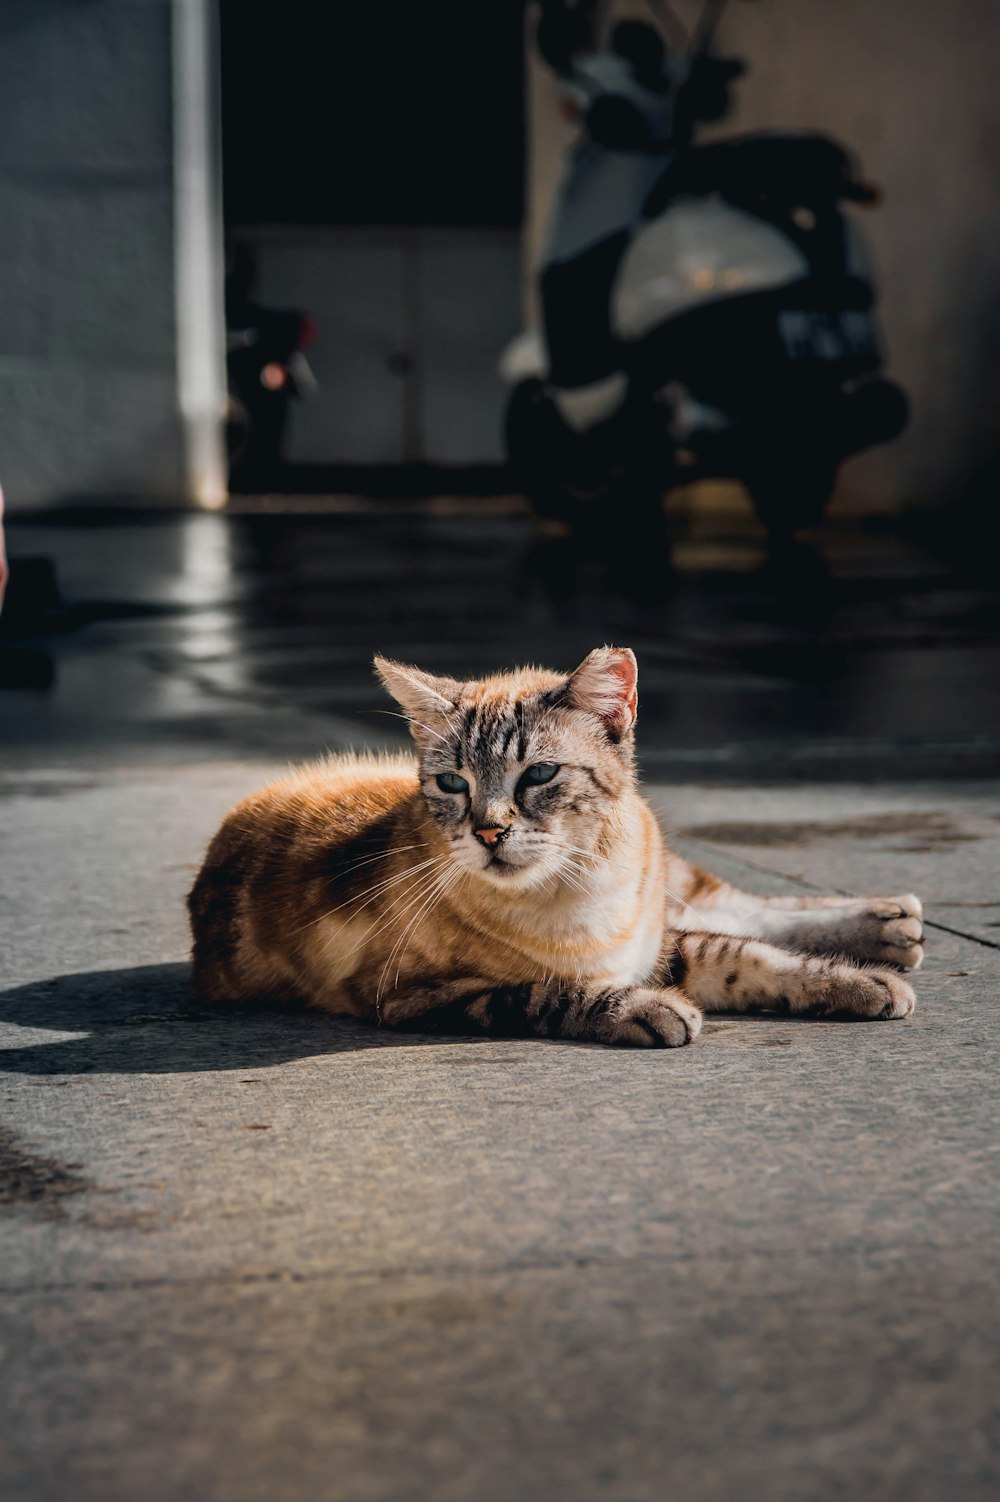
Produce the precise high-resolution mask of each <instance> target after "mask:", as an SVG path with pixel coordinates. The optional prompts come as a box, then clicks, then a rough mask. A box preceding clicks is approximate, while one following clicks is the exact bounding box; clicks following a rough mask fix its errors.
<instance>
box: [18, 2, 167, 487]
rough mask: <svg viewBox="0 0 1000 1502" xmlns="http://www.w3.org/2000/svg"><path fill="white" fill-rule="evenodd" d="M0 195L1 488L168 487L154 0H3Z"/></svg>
mask: <svg viewBox="0 0 1000 1502" xmlns="http://www.w3.org/2000/svg"><path fill="white" fill-rule="evenodd" d="M0 206H2V222H3V230H2V233H0V474H2V476H3V484H4V489H5V492H6V494H7V498H8V502H9V505H10V506H11V508H12V509H14V508H17V507H25V506H31V505H37V504H42V503H46V502H51V501H58V500H62V499H66V498H73V497H79V496H87V495H108V494H115V493H118V494H130V493H135V494H141V495H146V496H164V497H168V496H172V497H177V496H179V495H181V494H182V493H183V491H184V489H185V487H186V474H185V460H184V445H183V435H182V429H181V422H180V418H179V415H178V401H177V369H176V367H177V348H176V327H175V324H176V320H175V312H174V296H175V286H174V274H173V272H174V266H173V262H174V251H173V243H174V180H173V121H172V106H171V4H170V0H3V4H2V5H0Z"/></svg>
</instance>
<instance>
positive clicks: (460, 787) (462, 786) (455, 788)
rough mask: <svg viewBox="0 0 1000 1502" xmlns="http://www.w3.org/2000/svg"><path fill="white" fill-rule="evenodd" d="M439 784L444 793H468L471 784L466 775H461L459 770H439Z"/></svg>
mask: <svg viewBox="0 0 1000 1502" xmlns="http://www.w3.org/2000/svg"><path fill="white" fill-rule="evenodd" d="M437 785H438V787H439V788H440V789H441V791H442V793H467V792H468V791H469V784H468V783H467V782H466V780H465V778H464V777H459V775H458V773H457V772H439V773H438V776H437Z"/></svg>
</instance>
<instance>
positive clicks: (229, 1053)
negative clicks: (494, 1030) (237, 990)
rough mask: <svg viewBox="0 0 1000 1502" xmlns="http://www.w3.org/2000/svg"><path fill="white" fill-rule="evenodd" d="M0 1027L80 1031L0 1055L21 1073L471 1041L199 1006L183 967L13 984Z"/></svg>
mask: <svg viewBox="0 0 1000 1502" xmlns="http://www.w3.org/2000/svg"><path fill="white" fill-rule="evenodd" d="M0 1021H3V1022H8V1023H14V1024H15V1025H16V1026H18V1027H36V1028H42V1027H44V1028H51V1029H52V1030H53V1031H56V1032H80V1033H83V1032H86V1036H85V1037H81V1038H71V1039H59V1040H57V1041H55V1042H52V1043H36V1044H26V1045H24V1046H23V1047H21V1048H10V1049H6V1050H4V1052H3V1054H2V1056H0V1072H6V1073H8V1074H27V1075H62V1074H68V1075H79V1074H189V1073H192V1072H196V1073H200V1072H203V1071H212V1070H236V1069H265V1068H267V1067H268V1066H269V1065H272V1064H287V1063H290V1062H291V1061H292V1060H294V1059H306V1058H315V1057H317V1056H319V1055H321V1054H336V1053H357V1052H359V1051H360V1050H362V1049H367V1048H412V1047H415V1046H416V1047H419V1045H420V1044H422V1043H436V1044H446V1043H469V1042H474V1041H477V1040H475V1039H472V1038H440V1037H435V1038H431V1037H425V1036H422V1035H420V1034H415V1033H395V1032H390V1031H389V1030H380V1029H378V1028H376V1027H372V1026H370V1025H369V1024H367V1023H364V1022H356V1021H354V1020H353V1019H350V1018H343V1017H330V1016H325V1015H324V1014H322V1013H319V1012H311V1011H307V1010H306V1009H305V1008H301V1009H299V1008H278V1007H267V1006H262V1005H256V1004H253V1005H251V1004H248V1005H245V1006H227V1007H224V1008H223V1007H220V1008H218V1009H210V1008H207V1007H202V1006H199V1004H198V1003H197V1001H196V999H195V998H194V996H193V995H192V993H191V989H190V982H189V970H188V966H187V965H138V966H135V967H134V968H132V969H129V970H91V971H86V972H82V973H80V974H78V975H60V976H57V977H56V978H54V979H52V980H43V981H35V982H33V983H32V984H30V985H27V986H18V987H16V988H15V989H14V990H12V991H6V992H4V993H3V994H0ZM478 1041H482V1040H478Z"/></svg>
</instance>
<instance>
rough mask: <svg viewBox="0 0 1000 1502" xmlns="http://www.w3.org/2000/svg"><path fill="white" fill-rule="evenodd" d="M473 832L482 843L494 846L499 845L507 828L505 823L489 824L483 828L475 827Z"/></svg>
mask: <svg viewBox="0 0 1000 1502" xmlns="http://www.w3.org/2000/svg"><path fill="white" fill-rule="evenodd" d="M472 833H473V834H474V835H475V837H476V839H477V840H478V841H479V843H480V844H481V845H486V846H488V847H490V848H492V847H493V846H494V845H499V843H500V841H501V840H502V839H503V837H504V835H505V834H506V833H507V830H506V828H505V827H504V825H503V824H487V825H485V826H484V828H482V829H474V830H473V831H472Z"/></svg>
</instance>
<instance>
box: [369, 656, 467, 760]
mask: <svg viewBox="0 0 1000 1502" xmlns="http://www.w3.org/2000/svg"><path fill="white" fill-rule="evenodd" d="M375 671H376V673H377V674H378V676H379V678H380V679H381V680H382V685H383V687H384V688H385V689H386V690H387V691H388V692H389V693H390V694H391V695H392V697H393V698H394V699H395V701H396V703H397V704H398V705H399V707H400V709H401V710H402V711H403V713H404V714H405V715H406V717H407V719H408V720H409V721H410V727H411V729H412V731H413V735H414V738H415V739H416V740H418V741H419V740H420V739H421V735H420V731H421V729H422V728H424V729H426V728H431V729H432V731H434V733H437V732H436V730H434V727H435V724H436V722H439V721H441V720H444V721H447V719H448V716H449V715H450V714H451V712H452V710H453V709H454V708H455V705H456V703H457V701H458V696H459V694H460V693H461V691H462V685H461V684H460V683H459V682H458V680H457V678H438V677H436V676H435V675H434V674H433V673H425V672H423V671H422V670H421V669H420V668H412V667H410V666H409V665H408V664H407V663H404V662H391V661H390V660H389V658H388V657H376V658H375Z"/></svg>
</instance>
